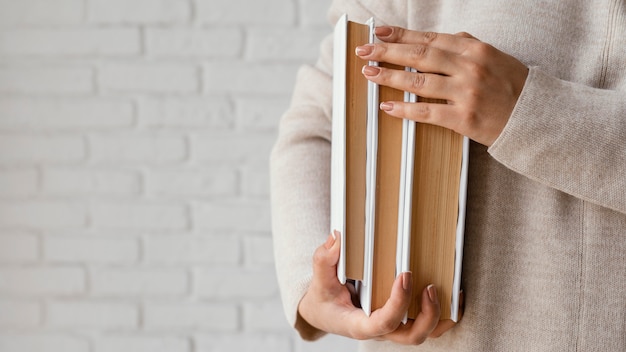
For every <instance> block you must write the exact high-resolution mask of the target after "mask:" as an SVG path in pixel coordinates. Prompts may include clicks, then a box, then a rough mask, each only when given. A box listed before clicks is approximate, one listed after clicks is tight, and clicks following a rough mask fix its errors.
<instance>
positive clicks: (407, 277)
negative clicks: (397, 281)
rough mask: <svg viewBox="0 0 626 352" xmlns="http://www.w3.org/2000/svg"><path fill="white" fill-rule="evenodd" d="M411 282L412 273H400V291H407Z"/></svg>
mask: <svg viewBox="0 0 626 352" xmlns="http://www.w3.org/2000/svg"><path fill="white" fill-rule="evenodd" d="M412 281H413V273H411V272H410V271H407V272H405V273H402V289H404V290H405V291H408V290H409V289H410V288H411V286H412V284H413V283H412Z"/></svg>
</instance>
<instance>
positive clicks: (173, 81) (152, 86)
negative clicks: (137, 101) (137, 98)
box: [0, 63, 199, 93]
mask: <svg viewBox="0 0 626 352" xmlns="http://www.w3.org/2000/svg"><path fill="white" fill-rule="evenodd" d="M1 73H2V71H0V74H1ZM198 75H199V71H198V69H196V68H195V67H194V66H193V65H191V64H165V63H160V64H156V63H129V64H121V63H120V64H107V65H105V66H103V67H102V68H101V69H100V71H99V74H98V78H99V79H98V84H99V86H100V87H101V89H102V90H104V91H107V92H125V93H128V92H139V93H142V92H146V93H191V92H196V91H197V90H198V87H199V80H198ZM0 77H2V76H1V75H0ZM0 88H1V86H0ZM0 91H1V89H0Z"/></svg>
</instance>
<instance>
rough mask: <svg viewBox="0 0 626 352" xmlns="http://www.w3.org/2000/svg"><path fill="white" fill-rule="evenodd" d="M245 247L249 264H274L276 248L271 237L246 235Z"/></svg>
mask: <svg viewBox="0 0 626 352" xmlns="http://www.w3.org/2000/svg"><path fill="white" fill-rule="evenodd" d="M243 248H244V256H243V257H244V258H245V261H246V264H247V265H248V266H251V267H259V266H271V267H273V266H274V249H273V242H272V238H271V237H269V236H268V237H261V236H246V237H244V238H243Z"/></svg>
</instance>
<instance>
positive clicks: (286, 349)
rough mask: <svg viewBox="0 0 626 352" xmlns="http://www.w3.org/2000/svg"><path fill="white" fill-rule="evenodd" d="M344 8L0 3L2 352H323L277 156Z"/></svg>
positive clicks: (335, 341) (348, 344)
mask: <svg viewBox="0 0 626 352" xmlns="http://www.w3.org/2000/svg"><path fill="white" fill-rule="evenodd" d="M330 2H331V0H321V1H320V0H266V1H258V0H229V1H217V0H19V1H16V0H0V351H2V352H4V351H7V352H50V351H53V352H56V351H64V352H112V351H115V352H127V351H128V352H130V351H132V352H143V351H146V352H147V351H150V352H217V351H220V352H221V351H242V352H252V351H255V352H256V351H275V352H316V351H329V350H342V351H350V350H355V346H356V344H355V342H353V341H348V340H346V339H342V338H338V337H327V338H324V339H323V340H322V341H321V342H318V343H305V342H302V341H301V340H300V339H299V337H297V334H296V333H294V331H293V330H292V329H291V328H290V327H289V326H288V325H287V322H286V319H285V317H284V313H283V311H282V306H281V302H280V297H279V290H278V284H277V281H276V277H275V269H274V257H273V253H272V237H271V223H270V209H269V197H270V191H269V176H268V161H269V153H270V150H271V148H272V145H273V143H274V141H275V138H276V134H277V132H278V129H277V126H278V121H279V119H280V117H281V115H282V114H283V112H284V111H285V109H286V108H287V107H288V105H289V101H290V97H291V91H292V86H293V83H294V81H295V74H296V71H297V70H298V68H299V67H300V66H301V65H302V64H313V63H314V62H315V60H316V56H317V54H318V51H319V42H320V40H321V39H322V38H323V37H325V36H327V35H328V34H330V33H331V32H332V28H331V27H330V26H329V25H328V24H327V23H326V11H327V8H328V6H329V4H330Z"/></svg>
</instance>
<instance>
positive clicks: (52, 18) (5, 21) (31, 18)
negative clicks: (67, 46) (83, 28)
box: [0, 0, 85, 26]
mask: <svg viewBox="0 0 626 352" xmlns="http://www.w3.org/2000/svg"><path fill="white" fill-rule="evenodd" d="M84 12H85V6H84V0H20V1H15V0H0V26H15V25H42V24H77V23H80V22H81V21H82V20H83V14H84Z"/></svg>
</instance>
